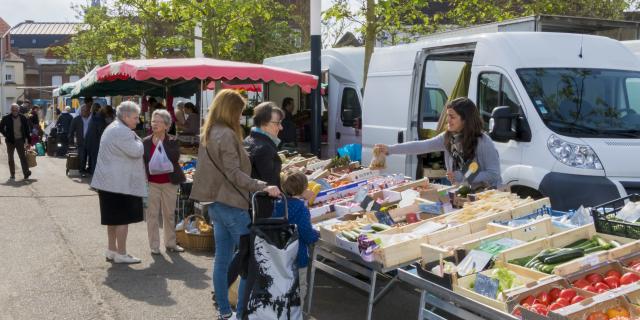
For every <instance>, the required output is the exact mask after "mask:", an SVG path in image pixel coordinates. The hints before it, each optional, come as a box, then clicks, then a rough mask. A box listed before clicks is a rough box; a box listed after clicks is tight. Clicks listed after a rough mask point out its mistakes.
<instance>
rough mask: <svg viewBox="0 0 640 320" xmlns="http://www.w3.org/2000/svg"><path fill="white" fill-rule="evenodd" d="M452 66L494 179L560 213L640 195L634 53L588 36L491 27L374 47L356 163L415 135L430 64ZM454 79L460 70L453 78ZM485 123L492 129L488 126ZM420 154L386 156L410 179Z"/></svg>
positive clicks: (421, 123)
mask: <svg viewBox="0 0 640 320" xmlns="http://www.w3.org/2000/svg"><path fill="white" fill-rule="evenodd" d="M443 64H447V65H451V64H458V69H459V70H464V69H465V68H464V66H465V64H468V66H467V68H469V67H470V70H469V69H468V70H467V72H466V73H465V72H461V73H460V75H463V76H465V77H468V78H467V79H466V80H467V81H468V90H467V92H466V96H467V97H468V98H469V99H471V100H473V101H474V102H475V103H476V104H477V105H478V108H479V109H480V111H481V114H482V116H483V118H484V121H485V129H486V130H487V131H489V132H490V133H491V136H492V138H493V139H494V141H495V144H496V147H497V149H498V151H499V154H500V161H501V172H502V179H503V182H504V183H505V184H508V185H510V186H511V188H512V190H514V191H515V192H517V193H519V194H522V195H532V196H538V197H539V196H549V197H550V198H551V202H552V205H553V207H554V208H556V209H558V210H568V209H576V208H577V207H578V206H579V205H595V204H599V203H603V202H606V201H608V200H611V199H614V198H617V197H620V196H625V195H627V194H631V193H638V192H640V166H639V165H638V157H639V156H640V60H638V59H637V57H636V56H635V55H633V53H631V51H630V50H629V49H628V48H627V47H625V46H624V45H623V44H622V43H621V42H619V41H616V40H613V39H610V38H605V37H600V36H592V35H580V34H567V33H546V32H499V33H490V34H479V35H472V36H462V37H450V38H443V39H436V40H425V41H419V42H416V43H413V44H408V45H401V46H395V47H387V48H377V49H376V51H375V53H374V54H373V57H372V61H371V65H370V68H369V76H368V80H367V87H366V89H365V93H364V105H365V108H366V112H365V113H364V114H363V137H362V142H363V162H364V163H365V164H367V163H369V162H370V159H371V157H372V148H373V146H374V145H375V144H377V143H383V144H395V143H400V142H405V141H413V140H417V139H418V136H419V132H420V131H421V129H423V128H432V127H434V121H433V119H434V117H425V114H424V113H425V111H424V110H426V109H427V108H425V104H427V103H428V101H429V100H430V99H429V96H428V95H426V94H424V92H425V91H424V87H425V85H426V84H428V83H430V82H432V80H431V78H433V77H437V76H438V73H437V72H433V71H431V68H430V66H432V65H435V66H438V65H443ZM456 76H458V75H456ZM490 124H492V126H490ZM419 163H421V159H420V157H416V156H405V155H391V156H389V157H388V158H387V167H388V170H389V171H390V172H403V173H405V174H407V175H409V176H414V177H418V176H420V175H422V172H420V171H419V170H418V167H419V166H418V164H419Z"/></svg>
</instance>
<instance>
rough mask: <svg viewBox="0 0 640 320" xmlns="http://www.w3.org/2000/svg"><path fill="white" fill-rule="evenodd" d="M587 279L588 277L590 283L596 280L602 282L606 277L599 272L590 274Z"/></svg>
mask: <svg viewBox="0 0 640 320" xmlns="http://www.w3.org/2000/svg"><path fill="white" fill-rule="evenodd" d="M585 279H587V281H589V283H591V284H594V283H596V282H602V280H604V278H603V277H602V276H601V275H600V274H597V273H590V274H588V275H587V276H586V277H585Z"/></svg>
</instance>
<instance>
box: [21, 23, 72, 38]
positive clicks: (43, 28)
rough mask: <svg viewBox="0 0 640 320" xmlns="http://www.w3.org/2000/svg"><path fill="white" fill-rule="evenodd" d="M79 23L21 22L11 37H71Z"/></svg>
mask: <svg viewBox="0 0 640 320" xmlns="http://www.w3.org/2000/svg"><path fill="white" fill-rule="evenodd" d="M78 25H80V23H75V22H32V21H25V22H21V23H19V24H18V25H16V26H15V27H13V30H11V34H12V35H20V34H24V35H34V34H41V35H52V34H56V35H72V34H76V33H77V31H76V30H77V29H76V28H77V27H78Z"/></svg>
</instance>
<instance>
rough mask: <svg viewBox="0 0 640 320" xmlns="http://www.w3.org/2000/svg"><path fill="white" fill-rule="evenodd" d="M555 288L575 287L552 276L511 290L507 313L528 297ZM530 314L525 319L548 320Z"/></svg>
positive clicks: (588, 295)
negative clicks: (537, 319)
mask: <svg viewBox="0 0 640 320" xmlns="http://www.w3.org/2000/svg"><path fill="white" fill-rule="evenodd" d="M553 288H558V289H560V290H562V289H568V288H573V287H572V286H571V283H569V281H567V280H566V279H564V278H561V277H557V276H551V277H549V278H545V279H542V280H538V281H534V282H531V283H527V284H526V285H524V286H523V287H521V288H519V289H516V290H511V291H510V292H509V294H508V297H507V301H506V304H507V311H509V312H512V311H513V310H514V309H515V308H516V307H517V306H518V305H520V301H521V300H522V299H524V298H526V297H527V296H534V297H536V296H537V295H538V294H539V293H542V292H549V290H551V289H553ZM575 290H576V294H578V295H581V296H583V297H585V298H591V297H593V296H594V294H593V293H591V292H588V291H584V290H581V289H575ZM530 313H531V314H529V313H527V315H526V316H525V317H524V319H535V315H537V316H538V318H539V319H547V317H544V316H541V315H538V314H536V313H533V312H530Z"/></svg>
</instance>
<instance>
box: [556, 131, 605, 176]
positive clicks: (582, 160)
mask: <svg viewBox="0 0 640 320" xmlns="http://www.w3.org/2000/svg"><path fill="white" fill-rule="evenodd" d="M547 147H548V148H549V151H551V154H552V155H553V156H554V157H555V158H556V159H558V161H560V162H562V163H564V164H566V165H568V166H570V167H574V168H581V169H595V170H604V168H603V167H602V163H601V162H600V159H598V155H596V153H595V151H593V149H591V147H589V146H585V145H582V144H575V143H571V142H567V141H564V140H562V139H560V138H558V137H556V136H555V135H553V134H552V135H551V136H550V137H549V140H547Z"/></svg>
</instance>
